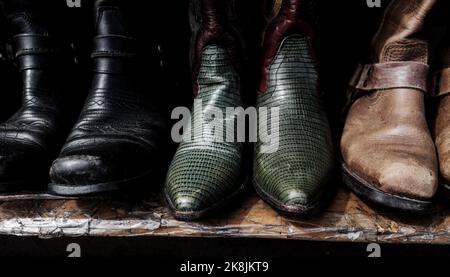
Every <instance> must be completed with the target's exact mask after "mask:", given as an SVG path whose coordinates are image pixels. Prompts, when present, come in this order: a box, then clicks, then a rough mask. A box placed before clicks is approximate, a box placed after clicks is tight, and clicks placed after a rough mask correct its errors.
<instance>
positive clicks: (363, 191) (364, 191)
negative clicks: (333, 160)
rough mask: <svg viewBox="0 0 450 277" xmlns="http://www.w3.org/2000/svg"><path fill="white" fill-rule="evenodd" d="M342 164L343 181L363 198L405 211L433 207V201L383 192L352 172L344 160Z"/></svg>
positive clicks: (419, 210)
mask: <svg viewBox="0 0 450 277" xmlns="http://www.w3.org/2000/svg"><path fill="white" fill-rule="evenodd" d="M341 165H342V177H343V182H344V183H345V184H346V185H347V187H349V188H350V189H351V190H352V191H353V192H354V193H355V194H356V195H357V196H359V197H361V198H363V199H366V200H369V201H370V202H372V203H375V204H378V205H382V206H385V207H388V208H393V209H399V210H402V211H405V212H426V211H428V210H430V209H431V208H432V205H433V203H432V202H431V201H424V200H416V199H411V198H407V197H402V196H398V195H394V194H390V193H386V192H383V191H381V190H379V189H377V188H375V187H374V186H372V185H371V184H370V183H369V182H367V181H366V180H364V179H363V178H362V177H360V176H358V174H356V173H355V172H352V171H351V170H350V169H349V168H348V166H347V165H346V164H345V163H344V162H342V163H341Z"/></svg>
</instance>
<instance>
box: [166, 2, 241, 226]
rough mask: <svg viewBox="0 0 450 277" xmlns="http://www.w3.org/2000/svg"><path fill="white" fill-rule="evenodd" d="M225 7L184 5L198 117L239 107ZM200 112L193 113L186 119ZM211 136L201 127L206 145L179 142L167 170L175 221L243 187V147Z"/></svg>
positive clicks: (234, 43) (222, 201)
mask: <svg viewBox="0 0 450 277" xmlns="http://www.w3.org/2000/svg"><path fill="white" fill-rule="evenodd" d="M231 3H232V2H231V1H221V0H220V1H219V0H194V1H191V3H190V4H191V6H190V13H191V27H192V31H193V36H192V42H193V43H192V46H191V51H192V52H191V58H192V73H193V83H194V90H195V91H196V94H197V95H196V100H202V104H203V112H204V113H207V112H208V110H210V109H213V108H218V109H220V111H221V112H223V113H225V111H226V110H225V109H226V108H228V107H230V108H235V107H242V106H243V104H242V100H241V87H242V84H241V82H242V80H241V75H240V74H239V71H238V68H239V66H238V61H239V58H238V54H237V52H238V49H239V46H238V44H237V43H238V42H237V39H236V36H235V33H234V32H233V31H232V28H230V22H229V21H228V17H227V12H228V8H229V7H230V6H228V5H229V4H231ZM200 112H201V111H199V110H198V109H197V110H194V116H193V118H192V120H194V119H195V117H196V116H198V113H200ZM224 120H225V122H224V123H225V124H224V125H223V126H224V130H226V126H227V125H228V124H235V116H233V117H230V118H224ZM193 126H194V129H195V128H201V127H197V126H195V125H193ZM211 132H212V130H211V127H208V125H207V124H205V125H204V126H203V132H202V133H203V138H204V139H205V138H206V141H205V140H203V141H202V140H201V138H198V137H196V139H194V140H193V141H191V142H182V143H181V145H180V146H179V148H178V150H177V152H176V154H175V157H174V159H173V161H172V164H171V166H170V170H169V172H168V175H167V181H166V188H165V194H166V198H167V200H168V202H169V204H170V206H171V207H172V209H174V211H175V216H176V217H177V218H179V219H184V220H192V219H197V218H200V217H203V216H206V215H207V214H209V213H210V212H212V211H214V210H216V209H217V208H219V207H222V206H223V205H224V204H225V203H226V202H227V200H229V199H230V198H231V197H232V196H234V195H235V194H237V192H239V191H240V189H241V188H242V187H243V182H244V180H243V169H242V168H243V166H242V156H243V151H244V146H243V144H242V143H237V142H231V143H228V142H219V141H217V140H216V141H214V140H208V137H210V136H211V135H212V133H211ZM199 139H200V140H199Z"/></svg>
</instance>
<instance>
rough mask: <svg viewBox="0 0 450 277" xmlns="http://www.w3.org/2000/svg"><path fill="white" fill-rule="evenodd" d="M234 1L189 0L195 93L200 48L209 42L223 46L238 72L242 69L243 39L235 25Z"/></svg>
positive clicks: (191, 62) (191, 60)
mask: <svg viewBox="0 0 450 277" xmlns="http://www.w3.org/2000/svg"><path fill="white" fill-rule="evenodd" d="M235 9H236V2H235V0H190V3H189V14H190V26H191V47H190V64H191V72H192V80H193V91H194V95H197V93H198V84H197V78H198V74H199V70H200V67H201V59H202V54H203V50H204V48H205V47H207V46H209V45H213V44H214V45H218V46H221V47H223V48H224V49H225V50H226V52H227V56H228V58H229V59H230V60H231V62H232V64H233V66H234V67H235V68H236V70H237V71H239V72H242V60H243V53H242V51H243V48H244V47H243V39H242V37H241V36H240V33H239V31H238V27H237V26H236V24H235V23H236V21H235V20H236V13H235Z"/></svg>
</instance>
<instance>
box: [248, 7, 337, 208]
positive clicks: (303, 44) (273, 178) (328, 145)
mask: <svg viewBox="0 0 450 277" xmlns="http://www.w3.org/2000/svg"><path fill="white" fill-rule="evenodd" d="M300 6H301V1H283V2H282V4H281V7H280V12H279V13H278V15H277V16H276V17H275V18H274V19H273V21H272V22H271V23H269V26H270V27H269V28H268V30H267V33H266V40H269V41H266V42H265V48H264V51H265V52H264V53H263V67H265V66H267V68H263V69H262V72H263V73H262V74H263V77H262V81H261V87H262V88H265V87H267V90H264V91H261V93H260V95H259V96H258V101H257V108H262V107H266V108H268V109H271V108H276V107H277V108H279V109H280V119H279V122H277V123H279V138H280V142H279V148H278V149H277V150H276V151H274V152H273V153H265V152H264V151H262V147H263V143H264V141H267V139H268V138H269V136H270V134H268V135H267V137H262V138H260V139H259V140H258V143H257V144H256V148H255V151H256V152H255V162H254V178H255V185H256V186H257V190H258V191H262V192H263V193H264V194H266V197H270V198H271V200H272V202H275V204H276V206H277V207H281V208H284V209H298V210H305V211H306V210H307V209H310V208H312V206H313V205H316V204H317V203H316V202H317V201H318V198H319V196H321V195H322V194H323V193H324V191H327V190H328V191H329V190H331V189H332V188H331V187H329V186H328V181H329V179H330V178H331V176H332V171H333V168H334V153H333V152H334V149H333V145H332V139H331V131H330V126H329V123H328V119H327V116H326V114H325V111H324V109H323V107H322V103H321V99H320V97H319V92H318V72H317V68H316V64H315V60H314V57H313V53H312V49H311V45H310V37H309V34H310V33H309V30H306V31H305V30H304V29H302V28H301V27H302V23H300V22H299V21H300V18H299V17H298V13H299V9H300ZM274 49H276V52H275V55H274V54H273V50H274ZM266 73H267V74H268V75H267V76H266ZM269 119H270V117H269ZM272 130H274V129H272Z"/></svg>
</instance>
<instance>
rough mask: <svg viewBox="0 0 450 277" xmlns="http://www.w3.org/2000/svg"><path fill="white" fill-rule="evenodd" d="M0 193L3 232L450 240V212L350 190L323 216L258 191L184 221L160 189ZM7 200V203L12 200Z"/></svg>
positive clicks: (2, 233) (0, 228)
mask: <svg viewBox="0 0 450 277" xmlns="http://www.w3.org/2000/svg"><path fill="white" fill-rule="evenodd" d="M30 198H32V197H30V195H22V196H20V195H18V196H15V197H11V196H10V197H9V198H2V197H1V196H0V199H1V200H0V234H1V235H16V236H37V237H41V238H54V237H61V236H69V237H77V236H118V237H133V236H167V237H168V236H170V237H239V238H243V237H244V238H245V237H249V238H273V239H294V240H314V241H353V242H385V243H427V244H450V210H449V209H448V208H444V207H436V208H435V209H434V210H433V211H430V212H429V213H428V214H422V215H408V214H404V213H396V212H394V211H392V210H385V209H380V208H376V209H375V208H374V207H372V206H368V205H366V204H364V203H363V202H361V201H360V200H358V199H357V198H356V197H355V196H354V195H353V194H351V193H349V192H348V191H346V190H342V191H341V192H339V193H338V195H337V198H336V200H335V201H334V203H333V204H332V205H331V206H330V207H329V208H328V210H327V211H326V212H325V213H323V214H322V215H320V216H318V217H313V218H303V219H288V218H285V217H283V216H280V215H278V214H277V213H276V212H275V211H273V210H272V209H271V208H270V207H269V206H267V205H266V204H265V203H264V202H263V201H261V200H260V199H259V198H258V197H257V196H256V195H253V194H250V195H248V196H246V197H245V199H244V200H242V201H241V202H240V203H236V204H235V207H236V208H235V209H231V210H227V211H224V212H223V213H222V214H221V215H219V216H218V217H216V218H210V219H207V220H203V221H200V222H179V221H176V220H175V219H174V218H173V216H172V215H171V213H170V211H169V209H168V208H167V206H166V205H165V204H164V201H163V200H162V197H160V196H159V195H150V196H149V197H148V198H147V199H146V200H145V201H142V200H141V201H134V200H133V201H131V200H129V199H126V200H112V199H107V198H103V199H102V198H97V199H82V200H75V199H61V198H53V197H51V196H50V197H38V199H37V200H30ZM6 200H7V201H6Z"/></svg>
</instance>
